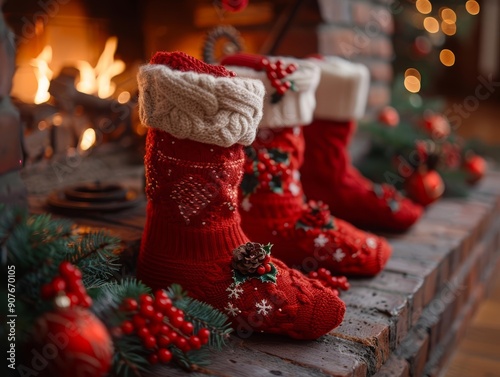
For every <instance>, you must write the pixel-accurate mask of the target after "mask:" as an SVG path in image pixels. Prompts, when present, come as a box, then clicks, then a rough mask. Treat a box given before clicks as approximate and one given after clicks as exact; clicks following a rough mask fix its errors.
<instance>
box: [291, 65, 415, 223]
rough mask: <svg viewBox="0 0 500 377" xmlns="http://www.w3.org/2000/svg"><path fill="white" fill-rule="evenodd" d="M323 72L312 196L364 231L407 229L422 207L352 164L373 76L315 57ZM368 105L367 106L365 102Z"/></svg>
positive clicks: (305, 178) (311, 163) (310, 170)
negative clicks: (358, 125)
mask: <svg viewBox="0 0 500 377" xmlns="http://www.w3.org/2000/svg"><path fill="white" fill-rule="evenodd" d="M310 62H312V63H314V64H316V65H317V66H318V67H319V68H320V69H321V81H320V84H319V86H318V90H317V91H316V100H317V107H316V110H315V118H316V119H315V120H314V122H313V123H312V124H311V125H310V126H308V127H307V128H305V129H304V136H305V140H306V145H307V148H306V152H305V158H304V165H303V166H302V170H301V172H302V183H303V185H304V191H305V193H306V195H307V196H308V197H309V198H311V199H317V200H319V199H321V200H323V201H325V202H326V203H327V204H328V205H329V206H330V208H331V211H332V213H333V214H334V215H335V216H337V217H340V218H341V219H344V220H346V221H349V222H351V223H353V224H354V225H355V226H358V227H361V228H369V229H378V230H385V231H404V230H406V229H408V228H409V227H410V226H411V225H412V224H413V223H415V221H417V220H418V219H419V218H420V216H421V214H422V207H421V206H419V205H417V204H415V203H413V202H412V201H410V200H409V199H406V198H404V197H403V196H401V195H400V194H399V193H398V192H397V191H396V190H395V189H394V187H393V186H390V185H386V184H384V185H378V184H374V183H373V182H371V181H369V180H368V179H366V178H365V177H363V176H362V175H361V174H360V173H359V171H358V170H356V169H355V168H354V167H353V166H352V164H351V161H350V158H349V154H348V145H349V142H350V140H351V137H352V135H353V133H354V131H355V128H356V124H355V119H356V117H359V116H362V114H363V112H364V105H363V106H361V105H362V102H363V101H364V102H366V93H365V90H366V91H367V89H368V82H369V77H368V73H366V74H363V72H364V71H366V67H364V66H361V65H359V64H353V63H349V62H346V61H342V60H341V59H338V58H332V59H328V58H326V60H324V61H321V60H317V59H311V60H310ZM364 102H363V103H364Z"/></svg>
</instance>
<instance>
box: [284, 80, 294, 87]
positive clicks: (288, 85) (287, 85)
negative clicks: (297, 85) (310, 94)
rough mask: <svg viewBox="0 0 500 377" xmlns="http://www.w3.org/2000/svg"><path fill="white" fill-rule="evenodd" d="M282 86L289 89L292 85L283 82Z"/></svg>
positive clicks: (288, 82)
mask: <svg viewBox="0 0 500 377" xmlns="http://www.w3.org/2000/svg"><path fill="white" fill-rule="evenodd" d="M283 85H285V88H287V89H290V88H291V87H292V83H291V82H290V81H285V82H284V83H283Z"/></svg>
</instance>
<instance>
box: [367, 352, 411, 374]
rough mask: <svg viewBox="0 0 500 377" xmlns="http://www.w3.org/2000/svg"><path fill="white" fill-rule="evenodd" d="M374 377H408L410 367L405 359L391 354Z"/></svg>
mask: <svg viewBox="0 0 500 377" xmlns="http://www.w3.org/2000/svg"><path fill="white" fill-rule="evenodd" d="M374 377H410V367H409V365H408V362H407V361H406V360H404V359H401V358H398V357H396V356H395V355H394V354H393V355H391V357H390V358H389V360H387V362H386V363H385V364H384V365H383V366H382V368H380V370H379V371H378V372H377V373H376V374H375V375H374Z"/></svg>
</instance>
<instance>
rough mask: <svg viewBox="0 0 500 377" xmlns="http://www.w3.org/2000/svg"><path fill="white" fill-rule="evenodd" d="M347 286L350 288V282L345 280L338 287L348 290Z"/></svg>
mask: <svg viewBox="0 0 500 377" xmlns="http://www.w3.org/2000/svg"><path fill="white" fill-rule="evenodd" d="M349 288H351V284H349V283H348V282H347V281H346V282H345V283H343V284H342V285H341V286H340V289H342V290H343V291H348V290H349Z"/></svg>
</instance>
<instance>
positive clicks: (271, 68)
mask: <svg viewBox="0 0 500 377" xmlns="http://www.w3.org/2000/svg"><path fill="white" fill-rule="evenodd" d="M269 69H270V70H271V71H276V70H277V69H278V66H277V65H276V63H271V64H269Z"/></svg>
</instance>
